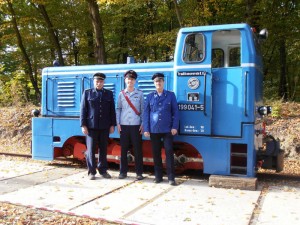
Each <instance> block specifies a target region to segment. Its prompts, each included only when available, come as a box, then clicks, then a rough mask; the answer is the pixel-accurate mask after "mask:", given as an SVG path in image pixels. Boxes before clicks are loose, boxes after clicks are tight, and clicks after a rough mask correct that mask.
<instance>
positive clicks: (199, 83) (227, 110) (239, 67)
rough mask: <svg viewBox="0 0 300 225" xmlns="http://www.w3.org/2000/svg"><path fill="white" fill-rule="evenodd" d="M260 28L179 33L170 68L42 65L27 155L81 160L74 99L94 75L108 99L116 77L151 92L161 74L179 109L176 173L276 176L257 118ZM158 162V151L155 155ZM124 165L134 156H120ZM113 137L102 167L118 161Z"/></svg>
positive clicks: (274, 152)
mask: <svg viewBox="0 0 300 225" xmlns="http://www.w3.org/2000/svg"><path fill="white" fill-rule="evenodd" d="M266 36H267V32H266V30H262V31H261V32H260V34H255V33H254V32H253V31H252V29H251V27H249V26H248V25H247V24H229V25H214V26H201V27H189V28H182V29H180V31H179V33H178V37H177V43H176V48H175V54H174V61H173V62H160V63H156V62H154V63H130V60H128V63H127V64H116V65H115V64H114V65H88V66H66V67H48V68H44V69H43V72H42V108H41V115H40V116H37V117H33V119H32V157H33V158H34V159H38V160H53V159H54V158H56V157H62V156H63V157H73V158H77V159H81V160H82V159H84V152H85V150H86V146H85V138H84V136H83V134H82V132H81V129H80V126H79V111H80V100H81V96H82V93H83V90H84V89H87V88H92V87H93V79H92V76H93V74H94V73H96V72H102V73H105V74H106V77H107V78H106V80H105V88H107V89H110V90H111V91H113V93H114V96H115V98H116V97H117V96H118V93H119V92H120V91H121V90H122V89H123V88H124V77H123V74H124V72H125V71H127V70H129V69H133V70H135V71H136V72H137V73H138V75H139V77H138V80H137V88H139V89H140V90H142V91H143V93H144V95H145V96H146V95H147V94H148V93H150V92H152V91H153V90H155V88H154V84H153V81H152V80H151V76H152V75H153V74H154V73H156V72H161V73H164V75H165V88H166V89H167V90H172V91H174V93H175V94H176V97H177V101H178V108H179V111H180V128H179V134H178V135H177V136H176V138H175V143H174V152H175V160H176V168H177V170H181V171H182V170H186V169H201V170H203V172H204V173H207V174H217V175H233V176H245V177H254V176H255V174H256V169H257V167H258V166H262V167H263V168H268V169H275V170H277V171H280V170H282V167H283V154H282V150H280V147H279V142H278V141H276V140H275V139H274V138H273V137H272V136H268V135H266V132H265V126H264V123H263V117H264V116H265V115H267V114H268V113H270V111H271V109H270V107H267V106H264V105H263V87H262V85H263V74H262V72H263V68H262V56H261V53H260V50H259V45H260V42H261V40H262V39H263V38H266ZM115 100H116V99H115ZM143 154H144V165H153V159H152V153H151V142H150V140H149V139H146V138H144V139H143ZM162 157H163V159H164V152H163V153H162ZM128 158H129V160H130V162H131V163H132V164H133V163H134V155H133V154H132V153H131V151H130V149H129V151H128ZM119 159H120V144H119V135H118V133H117V132H115V133H113V134H111V135H110V141H109V146H108V161H109V162H114V163H119Z"/></svg>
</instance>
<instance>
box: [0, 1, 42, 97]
mask: <svg viewBox="0 0 300 225" xmlns="http://www.w3.org/2000/svg"><path fill="white" fill-rule="evenodd" d="M6 3H7V6H8V10H9V12H10V15H11V18H12V19H11V22H12V25H13V28H14V30H15V34H16V36H17V41H18V46H19V48H20V50H21V52H22V55H23V58H24V60H25V62H26V65H27V66H26V68H25V73H26V74H27V75H28V76H29V78H30V81H31V84H32V86H33V88H34V90H35V97H36V99H37V100H38V99H39V98H40V90H39V88H38V83H37V80H36V79H35V76H34V74H33V69H32V64H31V60H30V58H29V56H28V53H27V50H26V48H25V46H24V43H23V40H22V36H21V34H20V31H19V28H18V22H17V19H16V14H15V11H14V8H13V5H12V3H11V1H10V0H6Z"/></svg>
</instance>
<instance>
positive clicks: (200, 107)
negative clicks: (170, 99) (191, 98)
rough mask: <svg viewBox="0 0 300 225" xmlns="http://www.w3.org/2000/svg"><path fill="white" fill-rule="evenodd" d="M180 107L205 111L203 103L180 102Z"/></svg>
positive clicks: (183, 109)
mask: <svg viewBox="0 0 300 225" xmlns="http://www.w3.org/2000/svg"><path fill="white" fill-rule="evenodd" d="M178 109H179V110H180V111H203V110H204V105H203V104H187V103H179V104H178Z"/></svg>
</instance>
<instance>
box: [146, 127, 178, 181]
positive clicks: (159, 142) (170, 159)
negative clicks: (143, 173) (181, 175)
mask: <svg viewBox="0 0 300 225" xmlns="http://www.w3.org/2000/svg"><path fill="white" fill-rule="evenodd" d="M150 139H151V144H152V154H153V160H154V171H155V178H156V179H159V180H160V179H162V177H163V164H162V158H161V149H162V147H163V144H164V147H165V152H166V164H167V174H168V180H174V179H175V167H174V151H173V135H172V134H171V133H150Z"/></svg>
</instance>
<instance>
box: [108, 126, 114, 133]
mask: <svg viewBox="0 0 300 225" xmlns="http://www.w3.org/2000/svg"><path fill="white" fill-rule="evenodd" d="M113 132H115V126H111V127H110V128H109V133H110V134H112V133H113Z"/></svg>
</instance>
